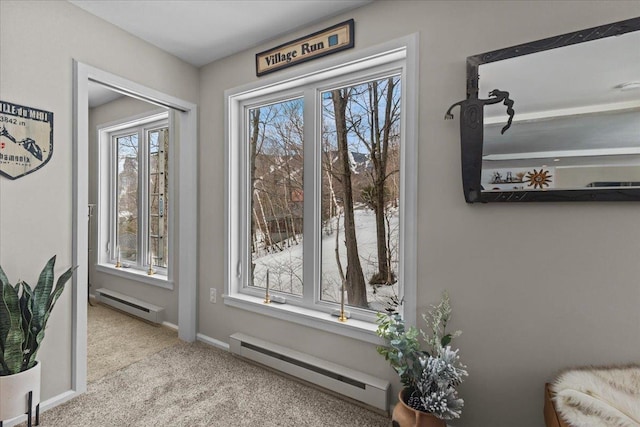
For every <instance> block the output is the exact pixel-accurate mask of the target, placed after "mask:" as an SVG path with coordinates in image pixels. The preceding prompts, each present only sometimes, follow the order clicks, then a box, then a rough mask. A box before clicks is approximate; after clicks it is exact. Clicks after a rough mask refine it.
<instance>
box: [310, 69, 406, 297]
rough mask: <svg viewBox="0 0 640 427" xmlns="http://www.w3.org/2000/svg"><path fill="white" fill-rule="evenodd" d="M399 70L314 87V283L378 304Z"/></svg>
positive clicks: (393, 229)
mask: <svg viewBox="0 0 640 427" xmlns="http://www.w3.org/2000/svg"><path fill="white" fill-rule="evenodd" d="M400 94H401V84H400V77H399V76H391V77H388V78H384V79H377V80H372V81H369V82H365V83H361V84H357V85H353V86H349V87H346V88H340V89H334V90H330V91H326V92H323V93H322V111H323V113H322V221H323V238H322V289H321V297H322V299H323V300H325V301H332V302H339V301H340V292H341V286H342V283H344V285H345V289H346V294H347V301H348V304H349V305H352V306H357V307H363V308H371V309H374V310H382V309H383V308H384V306H385V304H386V303H387V301H388V299H389V298H390V297H393V296H396V295H397V293H398V289H397V270H398V238H399V223H398V207H399V194H400V188H399V173H400V163H399V160H400Z"/></svg>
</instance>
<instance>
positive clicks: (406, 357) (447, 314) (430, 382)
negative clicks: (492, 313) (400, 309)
mask: <svg viewBox="0 0 640 427" xmlns="http://www.w3.org/2000/svg"><path fill="white" fill-rule="evenodd" d="M422 318H423V319H424V321H425V322H426V323H427V326H428V327H429V329H430V333H427V332H424V331H422V330H418V329H417V328H416V327H414V326H411V327H409V328H407V327H406V326H405V323H404V320H403V319H402V317H401V316H400V314H398V313H397V312H396V310H391V311H389V312H388V313H384V314H383V313H379V314H378V330H377V333H378V335H379V336H380V337H382V338H384V339H385V340H386V341H387V344H388V345H387V346H384V347H382V346H381V347H378V353H380V354H381V355H383V356H384V358H385V359H386V360H388V361H389V363H390V364H391V366H392V367H393V369H395V371H396V372H397V373H398V374H399V375H400V380H401V381H402V385H403V386H404V388H405V393H404V397H405V403H406V404H407V405H408V406H410V407H411V408H413V409H416V410H418V411H423V412H428V413H431V414H433V415H435V416H436V417H438V418H441V419H443V420H450V419H453V418H459V417H460V414H461V413H462V406H463V405H464V401H463V400H462V399H461V398H459V397H458V392H457V390H456V387H457V386H458V385H460V383H461V382H462V380H463V377H465V376H468V373H467V371H466V366H464V365H462V364H461V363H460V357H459V356H458V350H452V349H451V346H450V345H449V344H450V343H451V340H452V339H453V338H456V337H458V336H459V335H460V334H461V332H460V331H456V332H453V333H447V332H446V328H447V323H448V322H449V320H450V319H451V304H450V301H449V294H448V293H447V292H446V291H445V292H443V294H442V299H441V301H440V303H439V304H438V305H435V306H431V309H430V310H429V311H428V312H427V313H425V314H423V315H422ZM420 336H422V339H423V341H424V344H426V350H423V349H422V344H421V342H420V339H419V337H420Z"/></svg>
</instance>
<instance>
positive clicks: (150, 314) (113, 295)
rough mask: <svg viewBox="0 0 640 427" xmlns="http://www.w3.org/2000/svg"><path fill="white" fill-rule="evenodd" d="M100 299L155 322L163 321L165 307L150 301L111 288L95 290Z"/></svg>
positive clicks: (103, 302) (102, 301)
mask: <svg viewBox="0 0 640 427" xmlns="http://www.w3.org/2000/svg"><path fill="white" fill-rule="evenodd" d="M95 293H96V296H97V298H98V301H100V302H101V303H102V304H106V305H110V306H111V307H114V308H117V309H118V310H122V311H124V312H126V313H129V314H132V315H134V316H137V317H140V318H142V319H144V320H148V321H149V322H153V323H158V324H159V323H162V316H163V314H164V308H163V307H158V306H157V305H153V304H149V303H148V302H145V301H142V300H139V299H137V298H133V297H130V296H128V295H125V294H121V293H120V292H116V291H112V290H111V289H105V288H100V289H96V291H95Z"/></svg>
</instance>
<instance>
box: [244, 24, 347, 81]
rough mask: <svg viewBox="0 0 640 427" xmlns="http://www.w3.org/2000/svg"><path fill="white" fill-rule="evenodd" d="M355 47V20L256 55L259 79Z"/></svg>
mask: <svg viewBox="0 0 640 427" xmlns="http://www.w3.org/2000/svg"><path fill="white" fill-rule="evenodd" d="M352 47H353V19H350V20H348V21H345V22H342V23H340V24H337V25H334V26H332V27H329V28H326V29H324V30H321V31H318V32H315V33H313V34H310V35H308V36H305V37H302V38H299V39H296V40H294V41H291V42H288V43H285V44H282V45H280V46H278V47H274V48H273V49H269V50H265V51H264V52H260V53H258V54H256V75H257V76H258V77H260V76H263V75H265V74H268V73H272V72H274V71H277V70H281V69H283V68H287V67H290V66H292V65H296V64H300V63H302V62H306V61H310V60H312V59H316V58H320V57H322V56H326V55H330V54H332V53H336V52H340V51H341V50H345V49H350V48H352Z"/></svg>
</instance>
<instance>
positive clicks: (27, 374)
mask: <svg viewBox="0 0 640 427" xmlns="http://www.w3.org/2000/svg"><path fill="white" fill-rule="evenodd" d="M30 391H32V392H33V396H32V401H31V405H32V406H31V410H32V413H33V414H35V413H36V406H38V404H39V403H40V362H38V363H36V366H34V367H33V368H31V369H28V370H26V371H24V372H20V373H18V374H14V375H7V376H0V421H6V420H10V419H12V418H15V417H18V416H20V415H23V414H26V413H27V411H28V403H27V402H28V400H27V399H28V395H29V392H30Z"/></svg>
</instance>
